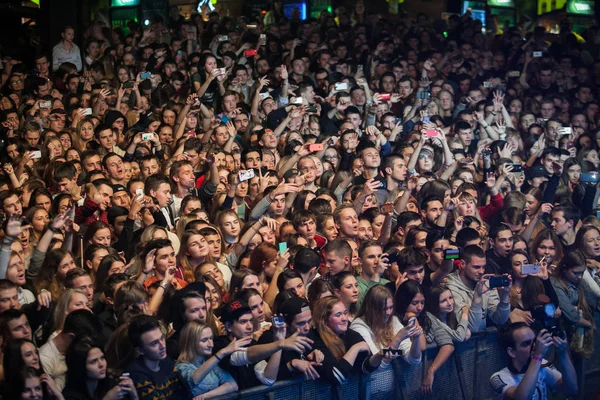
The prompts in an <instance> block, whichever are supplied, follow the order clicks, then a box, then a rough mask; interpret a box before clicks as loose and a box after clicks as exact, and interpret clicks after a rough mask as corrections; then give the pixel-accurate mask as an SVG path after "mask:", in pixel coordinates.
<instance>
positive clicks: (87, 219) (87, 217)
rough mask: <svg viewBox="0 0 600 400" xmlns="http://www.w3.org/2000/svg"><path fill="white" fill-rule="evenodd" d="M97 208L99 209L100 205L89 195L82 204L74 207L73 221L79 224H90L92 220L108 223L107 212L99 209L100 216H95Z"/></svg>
mask: <svg viewBox="0 0 600 400" xmlns="http://www.w3.org/2000/svg"><path fill="white" fill-rule="evenodd" d="M98 210H100V205H98V204H96V203H94V202H93V201H92V199H90V198H89V197H86V199H85V201H84V202H83V206H81V207H77V208H76V209H75V223H76V224H78V225H81V224H91V223H92V222H94V221H102V222H104V223H105V224H106V225H108V213H107V212H106V211H100V216H97V215H96V211H98Z"/></svg>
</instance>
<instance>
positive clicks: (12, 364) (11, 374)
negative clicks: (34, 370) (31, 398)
mask: <svg viewBox="0 0 600 400" xmlns="http://www.w3.org/2000/svg"><path fill="white" fill-rule="evenodd" d="M25 343H31V344H32V345H33V346H34V347H35V351H36V352H37V353H38V358H39V351H38V348H37V346H36V345H35V343H33V342H32V341H31V340H28V339H14V340H9V341H8V343H6V347H5V348H4V357H3V359H2V366H3V368H4V382H14V379H16V377H15V375H16V374H18V373H19V371H21V370H23V368H26V366H25V362H24V361H23V353H22V350H21V348H22V347H23V345H24V344H25ZM39 364H40V369H41V370H42V373H43V367H42V362H41V361H39Z"/></svg>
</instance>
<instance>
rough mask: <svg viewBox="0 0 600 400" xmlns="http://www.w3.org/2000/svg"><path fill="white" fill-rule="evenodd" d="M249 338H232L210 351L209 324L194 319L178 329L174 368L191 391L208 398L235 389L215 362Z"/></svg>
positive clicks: (235, 385) (226, 373) (248, 341)
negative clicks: (179, 343) (179, 346)
mask: <svg viewBox="0 0 600 400" xmlns="http://www.w3.org/2000/svg"><path fill="white" fill-rule="evenodd" d="M250 339H251V338H250V337H247V338H244V339H239V340H237V339H234V340H233V341H232V342H231V343H230V344H229V346H227V347H225V348H223V349H221V350H219V351H218V352H215V353H214V354H213V347H214V344H213V332H212V330H211V329H210V327H209V326H208V325H206V324H203V323H201V322H198V321H192V322H189V323H188V324H186V325H185V327H184V328H183V331H182V332H181V339H180V342H181V354H180V355H179V359H178V360H177V372H178V374H179V375H180V376H181V379H182V381H183V382H184V383H185V385H186V386H187V388H188V389H189V391H190V393H191V395H192V396H194V397H196V396H201V395H202V396H205V397H207V398H208V397H212V396H220V395H224V394H227V393H231V392H235V391H237V389H238V386H237V383H236V382H235V380H234V379H233V378H232V377H231V375H230V374H229V373H228V372H227V371H224V370H223V369H221V368H220V367H219V365H218V364H219V361H220V360H222V359H223V357H226V356H228V355H230V354H231V353H233V352H234V351H238V350H241V349H243V348H244V346H246V345H248V344H250Z"/></svg>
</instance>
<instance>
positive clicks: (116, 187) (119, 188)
mask: <svg viewBox="0 0 600 400" xmlns="http://www.w3.org/2000/svg"><path fill="white" fill-rule="evenodd" d="M126 191H127V188H126V187H125V186H123V185H119V184H116V185H113V194H114V193H117V192H126Z"/></svg>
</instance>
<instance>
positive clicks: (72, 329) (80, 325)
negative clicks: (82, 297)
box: [62, 310, 102, 339]
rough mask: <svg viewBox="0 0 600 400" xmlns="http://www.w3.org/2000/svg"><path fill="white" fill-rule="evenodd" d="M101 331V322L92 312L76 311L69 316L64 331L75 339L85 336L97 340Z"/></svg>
mask: <svg viewBox="0 0 600 400" xmlns="http://www.w3.org/2000/svg"><path fill="white" fill-rule="evenodd" d="M101 329H102V326H101V325H100V321H99V320H98V318H97V317H96V316H95V315H94V314H92V312H91V311H90V310H75V311H72V312H70V313H69V315H67V318H66V319H65V324H64V327H63V330H62V331H63V333H64V332H67V333H72V334H74V335H75V337H79V336H84V335H85V336H90V337H92V338H94V339H95V338H96V337H97V335H98V334H99V332H100V330H101Z"/></svg>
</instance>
